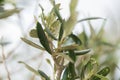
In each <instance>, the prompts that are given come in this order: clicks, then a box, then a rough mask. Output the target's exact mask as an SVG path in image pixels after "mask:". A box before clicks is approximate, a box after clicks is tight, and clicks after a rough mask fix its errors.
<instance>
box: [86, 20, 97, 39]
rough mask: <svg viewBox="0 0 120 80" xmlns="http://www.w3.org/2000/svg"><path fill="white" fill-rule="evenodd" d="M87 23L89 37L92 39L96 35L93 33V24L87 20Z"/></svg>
mask: <svg viewBox="0 0 120 80" xmlns="http://www.w3.org/2000/svg"><path fill="white" fill-rule="evenodd" d="M88 25H89V27H90V33H91V35H90V37H91V39H94V38H95V37H96V33H95V30H94V29H93V26H92V24H91V22H90V21H88Z"/></svg>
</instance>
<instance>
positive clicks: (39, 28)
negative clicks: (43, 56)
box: [37, 22, 52, 54]
mask: <svg viewBox="0 0 120 80" xmlns="http://www.w3.org/2000/svg"><path fill="white" fill-rule="evenodd" d="M37 35H38V38H39V40H40V43H41V44H42V45H43V47H44V48H45V49H46V50H47V52H48V53H50V54H52V51H51V49H50V46H49V42H48V39H47V37H46V35H45V32H44V30H43V28H42V25H41V24H40V23H39V22H37Z"/></svg>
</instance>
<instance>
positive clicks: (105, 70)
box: [91, 67, 110, 80]
mask: <svg viewBox="0 0 120 80" xmlns="http://www.w3.org/2000/svg"><path fill="white" fill-rule="evenodd" d="M109 73H110V68H109V67H105V68H103V69H102V70H100V71H99V72H98V73H97V74H98V75H101V76H107V75H108V74H109ZM91 80H101V78H100V77H98V76H96V75H93V76H92V78H91Z"/></svg>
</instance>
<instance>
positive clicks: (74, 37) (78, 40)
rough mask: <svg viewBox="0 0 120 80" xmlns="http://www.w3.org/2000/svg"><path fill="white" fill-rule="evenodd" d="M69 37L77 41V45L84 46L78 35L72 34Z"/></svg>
mask: <svg viewBox="0 0 120 80" xmlns="http://www.w3.org/2000/svg"><path fill="white" fill-rule="evenodd" d="M69 36H70V37H71V38H72V39H73V40H74V41H75V43H76V44H79V45H81V44H82V41H81V40H80V39H79V38H78V37H77V36H76V35H74V34H70V35H69Z"/></svg>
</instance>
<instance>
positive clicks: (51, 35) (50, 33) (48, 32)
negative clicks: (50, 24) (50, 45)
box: [45, 27, 57, 40]
mask: <svg viewBox="0 0 120 80" xmlns="http://www.w3.org/2000/svg"><path fill="white" fill-rule="evenodd" d="M45 31H46V32H47V34H48V35H49V36H50V37H51V38H52V39H54V40H57V38H56V37H55V36H54V35H53V34H52V32H51V31H50V30H49V29H48V28H47V27H46V28H45Z"/></svg>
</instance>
